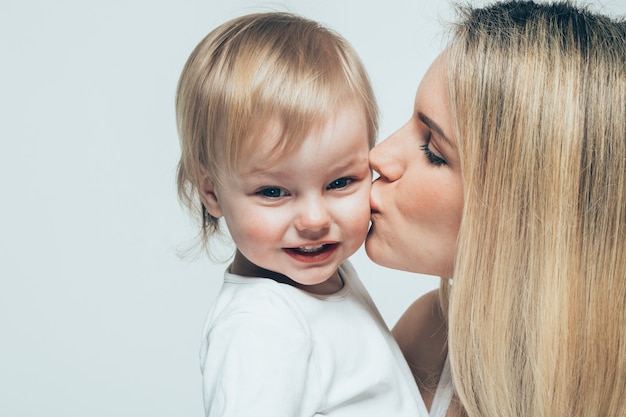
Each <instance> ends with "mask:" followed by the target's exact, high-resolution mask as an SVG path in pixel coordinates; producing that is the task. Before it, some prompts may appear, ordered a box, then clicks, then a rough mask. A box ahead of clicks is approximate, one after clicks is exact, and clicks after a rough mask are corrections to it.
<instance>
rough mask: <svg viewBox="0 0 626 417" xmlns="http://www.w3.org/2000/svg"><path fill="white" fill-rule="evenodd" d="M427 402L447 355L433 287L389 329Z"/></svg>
mask: <svg viewBox="0 0 626 417" xmlns="http://www.w3.org/2000/svg"><path fill="white" fill-rule="evenodd" d="M392 333H393V336H394V337H395V339H396V341H397V342H398V345H399V346H400V349H401V350H402V353H403V354H404V357H405V358H406V361H407V362H408V364H409V367H410V368H411V372H412V373H413V377H414V378H415V381H416V383H417V385H418V387H419V389H420V392H421V393H422V396H423V397H424V401H425V402H426V404H427V406H429V405H430V402H431V401H432V397H433V396H434V393H435V390H436V388H437V383H438V381H439V377H440V376H441V371H442V369H443V365H444V363H445V360H446V356H447V351H448V349H447V335H448V329H447V324H446V320H445V318H444V316H443V313H442V311H441V307H440V304H439V292H438V291H437V290H434V291H431V292H429V293H426V294H424V295H423V296H421V297H420V298H418V299H417V300H415V301H414V302H413V304H411V305H410V306H409V308H408V309H407V310H406V311H405V312H404V314H403V315H402V316H401V317H400V319H399V320H398V322H397V323H396V325H395V326H394V328H393V330H392Z"/></svg>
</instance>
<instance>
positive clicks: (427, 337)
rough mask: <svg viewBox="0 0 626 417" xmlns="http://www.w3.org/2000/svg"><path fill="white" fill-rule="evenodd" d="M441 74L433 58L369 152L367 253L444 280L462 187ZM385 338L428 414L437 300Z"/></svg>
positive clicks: (438, 363)
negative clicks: (391, 127) (408, 106)
mask: <svg viewBox="0 0 626 417" xmlns="http://www.w3.org/2000/svg"><path fill="white" fill-rule="evenodd" d="M445 73H446V68H445V58H444V57H443V56H442V55H440V56H439V57H438V58H437V59H436V60H435V61H434V62H433V64H432V65H431V67H430V68H429V70H428V71H427V73H426V74H425V76H424V78H423V80H422V82H421V83H420V86H419V88H418V91H417V94H416V97H415V104H414V111H413V116H412V117H411V119H410V120H409V121H408V122H407V123H406V124H405V125H404V126H403V127H402V128H400V129H399V130H398V131H397V132H395V133H394V134H392V135H391V136H390V137H389V138H387V139H386V140H385V141H383V142H382V143H380V144H379V145H377V146H376V147H375V148H374V149H372V151H371V152H370V165H371V167H372V169H373V170H374V171H376V172H378V173H379V175H380V177H379V178H378V179H377V180H376V181H375V182H374V184H373V185H372V192H371V197H370V204H371V207H372V227H371V229H370V233H369V235H368V239H367V241H366V250H367V253H368V255H369V257H370V258H371V259H372V260H373V261H374V262H376V263H378V264H380V265H384V266H388V267H391V268H395V269H401V270H404V271H410V272H416V273H423V274H429V275H436V276H443V277H450V276H451V275H452V271H453V264H454V255H455V250H456V239H457V236H458V232H459V227H460V223H461V216H462V209H463V185H462V176H461V167H460V159H459V155H458V151H457V149H456V146H455V138H454V137H453V136H452V119H451V114H450V108H449V104H448V99H447V78H446V75H445ZM392 333H393V335H394V337H395V338H396V340H397V341H398V344H399V345H400V349H401V350H402V352H403V353H404V356H405V358H406V360H407V362H408V363H409V366H410V368H411V371H412V373H413V376H414V378H415V381H416V383H417V385H418V387H419V389H420V392H421V394H422V397H423V398H424V402H425V404H426V406H427V408H428V409H430V407H431V405H432V401H433V397H434V393H435V389H436V387H437V383H438V381H439V378H440V376H441V371H442V368H443V364H444V361H445V358H446V356H447V344H446V340H447V326H446V322H445V319H444V317H443V315H442V313H441V309H440V306H439V297H438V292H437V291H433V292H430V293H428V294H426V295H424V296H422V297H421V298H419V299H418V300H416V301H415V302H414V303H413V304H412V305H411V306H410V307H409V308H408V309H407V311H406V312H405V313H404V314H403V315H402V317H401V318H400V320H399V321H398V322H397V323H396V325H395V326H394V328H393V330H392ZM459 407H460V406H459V405H458V403H455V402H454V401H453V403H452V404H451V407H450V408H449V409H448V412H447V414H446V415H447V416H449V417H452V416H455V415H458V414H457V413H458V411H459V410H460V408H459Z"/></svg>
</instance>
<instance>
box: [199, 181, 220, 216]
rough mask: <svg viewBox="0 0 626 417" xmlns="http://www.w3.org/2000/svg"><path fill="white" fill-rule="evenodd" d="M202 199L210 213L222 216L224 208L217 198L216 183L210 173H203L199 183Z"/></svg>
mask: <svg viewBox="0 0 626 417" xmlns="http://www.w3.org/2000/svg"><path fill="white" fill-rule="evenodd" d="M198 191H199V192H200V200H201V201H202V204H204V207H205V208H206V210H207V211H208V212H209V214H210V215H211V216H213V217H215V218H220V217H222V208H221V206H220V202H219V200H218V198H217V193H216V189H215V183H214V182H213V180H212V179H211V177H210V176H209V175H208V174H203V175H202V179H201V180H200V184H199V185H198Z"/></svg>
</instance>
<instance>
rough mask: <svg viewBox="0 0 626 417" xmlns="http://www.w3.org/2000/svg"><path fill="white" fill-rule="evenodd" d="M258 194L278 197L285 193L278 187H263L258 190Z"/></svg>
mask: <svg viewBox="0 0 626 417" xmlns="http://www.w3.org/2000/svg"><path fill="white" fill-rule="evenodd" d="M258 194H260V195H262V196H263V197H268V198H278V197H283V196H285V195H286V193H285V192H283V190H281V189H280V188H278V187H266V188H263V189H261V190H259V192H258Z"/></svg>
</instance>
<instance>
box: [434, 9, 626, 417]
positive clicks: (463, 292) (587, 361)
mask: <svg viewBox="0 0 626 417" xmlns="http://www.w3.org/2000/svg"><path fill="white" fill-rule="evenodd" d="M446 57H447V62H448V63H449V78H450V89H451V93H450V102H451V111H452V117H453V119H454V120H455V132H454V134H455V137H456V140H457V147H458V150H459V156H460V158H461V161H462V172H463V182H464V193H465V195H464V199H465V206H464V213H463V221H462V225H461V230H460V234H459V242H458V249H457V257H456V262H455V273H454V283H453V285H452V287H451V295H450V300H449V355H450V359H451V363H452V369H453V374H454V383H455V386H456V388H457V391H458V393H459V397H460V399H461V401H462V403H463V405H464V406H465V407H466V409H467V413H468V415H469V416H471V417H487V416H493V417H495V416H497V417H528V416H554V417H556V416H568V417H588V416H603V417H604V416H606V417H608V416H626V399H625V397H624V395H625V393H626V25H625V23H624V22H623V21H618V20H614V19H610V18H608V17H606V16H602V15H598V14H594V13H592V12H590V11H589V10H587V9H584V8H577V7H574V6H573V5H572V4H571V3H569V2H561V3H551V4H545V3H544V4H535V3H533V2H505V3H496V4H494V5H492V6H487V7H485V8H479V9H463V10H462V20H461V22H460V23H459V24H458V25H457V26H455V27H454V29H453V34H452V40H451V43H450V46H449V48H448V49H447V51H446ZM443 304H444V305H445V304H446V303H445V301H444V303H443Z"/></svg>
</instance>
